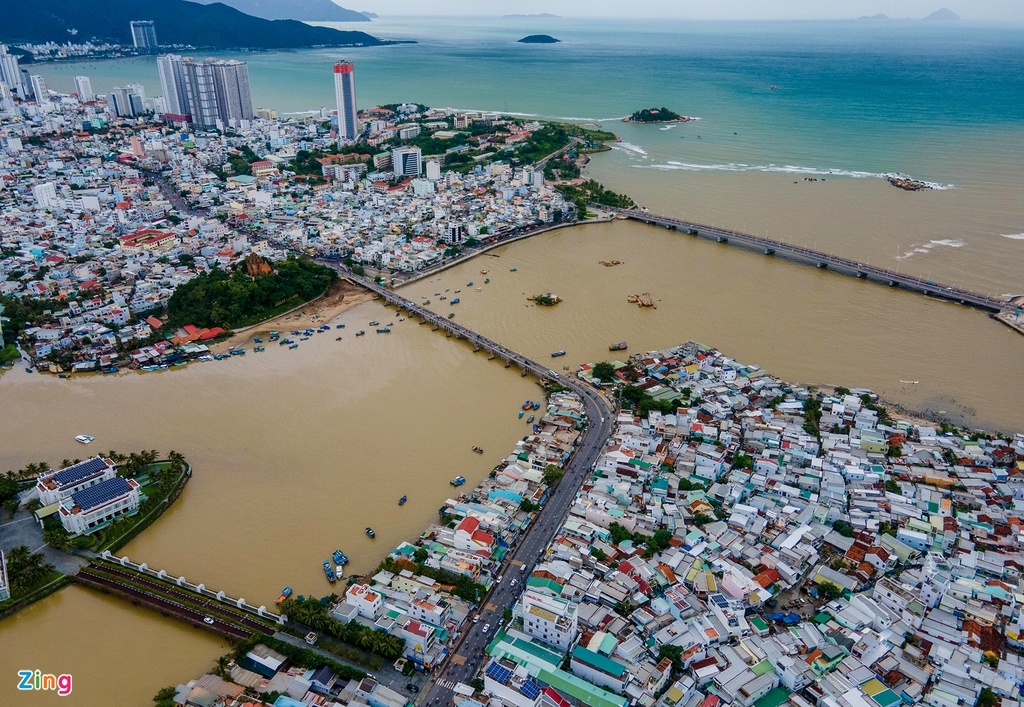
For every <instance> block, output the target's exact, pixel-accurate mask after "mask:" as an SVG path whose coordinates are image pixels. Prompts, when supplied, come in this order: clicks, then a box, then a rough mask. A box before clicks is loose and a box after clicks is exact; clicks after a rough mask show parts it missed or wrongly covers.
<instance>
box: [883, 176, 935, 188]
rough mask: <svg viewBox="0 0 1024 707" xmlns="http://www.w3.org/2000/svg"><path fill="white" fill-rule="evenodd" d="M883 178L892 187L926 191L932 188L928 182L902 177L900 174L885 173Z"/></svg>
mask: <svg viewBox="0 0 1024 707" xmlns="http://www.w3.org/2000/svg"><path fill="white" fill-rule="evenodd" d="M885 180H886V181H887V182H889V184H892V185H893V186H894V187H897V188H898V189H903V190H904V191H926V190H928V189H933V188H934V187H932V185H931V184H929V183H928V182H922V181H921V180H919V179H911V178H910V177H904V176H903V175H902V174H887V175H885Z"/></svg>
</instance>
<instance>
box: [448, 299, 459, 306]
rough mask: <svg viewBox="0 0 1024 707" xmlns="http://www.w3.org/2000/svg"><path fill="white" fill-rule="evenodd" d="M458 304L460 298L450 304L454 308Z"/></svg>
mask: <svg viewBox="0 0 1024 707" xmlns="http://www.w3.org/2000/svg"><path fill="white" fill-rule="evenodd" d="M458 303H459V298H458V297H456V298H455V299H453V300H452V301H451V302H449V304H450V305H452V306H454V305H457V304H458Z"/></svg>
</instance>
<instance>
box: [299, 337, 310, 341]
mask: <svg viewBox="0 0 1024 707" xmlns="http://www.w3.org/2000/svg"><path fill="white" fill-rule="evenodd" d="M299 341H309V337H308V336H300V337H299Z"/></svg>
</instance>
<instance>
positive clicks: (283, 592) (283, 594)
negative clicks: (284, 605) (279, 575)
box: [275, 587, 292, 604]
mask: <svg viewBox="0 0 1024 707" xmlns="http://www.w3.org/2000/svg"><path fill="white" fill-rule="evenodd" d="M291 595H292V588H291V587H285V588H284V589H282V590H281V596H279V597H278V598H277V601H276V602H275V603H276V604H280V603H281V602H283V601H284V600H285V599H287V598H288V597H290V596H291Z"/></svg>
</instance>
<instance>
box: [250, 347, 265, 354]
mask: <svg viewBox="0 0 1024 707" xmlns="http://www.w3.org/2000/svg"><path fill="white" fill-rule="evenodd" d="M261 351H266V349H265V348H263V347H262V346H257V347H256V348H254V349H253V353H259V352H261Z"/></svg>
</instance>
